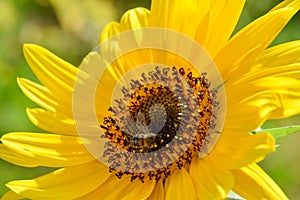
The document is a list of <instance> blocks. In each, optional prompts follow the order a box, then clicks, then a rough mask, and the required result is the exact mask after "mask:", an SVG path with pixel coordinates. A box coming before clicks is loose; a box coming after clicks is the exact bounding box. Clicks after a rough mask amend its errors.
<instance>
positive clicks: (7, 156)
mask: <svg viewBox="0 0 300 200" xmlns="http://www.w3.org/2000/svg"><path fill="white" fill-rule="evenodd" d="M0 158H1V159H3V160H5V161H7V162H10V163H12V164H15V165H20V166H23V167H37V166H39V163H38V162H37V160H36V157H35V156H34V154H32V153H26V154H25V155H24V154H22V153H19V152H16V151H14V150H11V149H9V148H8V147H6V146H5V145H3V144H0Z"/></svg>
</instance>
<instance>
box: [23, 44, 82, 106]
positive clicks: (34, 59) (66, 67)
mask: <svg viewBox="0 0 300 200" xmlns="http://www.w3.org/2000/svg"><path fill="white" fill-rule="evenodd" d="M24 56H25V58H26V60H27V63H28V64H29V66H30V67H31V69H32V70H33V72H34V74H35V75H36V76H37V77H38V79H39V80H40V81H41V82H42V84H43V85H44V86H45V87H47V88H48V89H49V90H50V91H51V92H53V93H55V96H59V97H61V98H62V99H64V98H65V101H68V102H72V101H71V100H72V91H73V85H74V81H75V78H76V75H77V71H78V69H77V68H75V67H74V66H72V65H71V64H69V63H67V62H65V61H64V60H62V59H60V58H58V57H57V56H55V55H53V54H52V53H50V52H49V51H48V50H46V49H44V48H42V47H40V46H37V45H32V44H26V45H24ZM58 85H59V87H58Z"/></svg>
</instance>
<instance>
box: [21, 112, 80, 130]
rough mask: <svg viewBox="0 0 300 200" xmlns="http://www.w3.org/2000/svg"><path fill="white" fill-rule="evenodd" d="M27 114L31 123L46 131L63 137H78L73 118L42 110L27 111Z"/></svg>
mask: <svg viewBox="0 0 300 200" xmlns="http://www.w3.org/2000/svg"><path fill="white" fill-rule="evenodd" d="M26 112H27V115H28V117H29V119H30V121H31V122H32V123H33V124H34V125H36V126H37V127H39V128H41V129H43V130H45V131H48V132H51V133H58V134H62V135H78V134H77V130H76V126H75V121H74V120H73V119H72V118H69V117H66V116H61V115H58V114H56V113H53V112H50V111H46V110H43V109H40V108H34V109H27V110H26Z"/></svg>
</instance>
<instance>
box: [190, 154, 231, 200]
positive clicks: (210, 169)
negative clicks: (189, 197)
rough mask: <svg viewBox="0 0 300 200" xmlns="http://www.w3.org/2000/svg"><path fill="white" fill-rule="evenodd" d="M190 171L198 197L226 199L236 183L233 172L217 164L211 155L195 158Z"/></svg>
mask: <svg viewBox="0 0 300 200" xmlns="http://www.w3.org/2000/svg"><path fill="white" fill-rule="evenodd" d="M190 173H191V177H192V179H193V181H194V184H195V187H196V190H197V195H198V199H225V198H226V196H227V194H228V192H229V191H230V190H231V189H232V187H233V185H234V177H233V175H232V173H231V172H230V171H229V170H228V169H225V168H222V166H218V165H216V163H214V162H213V161H212V160H211V157H205V158H204V159H195V160H193V161H192V164H191V167H190Z"/></svg>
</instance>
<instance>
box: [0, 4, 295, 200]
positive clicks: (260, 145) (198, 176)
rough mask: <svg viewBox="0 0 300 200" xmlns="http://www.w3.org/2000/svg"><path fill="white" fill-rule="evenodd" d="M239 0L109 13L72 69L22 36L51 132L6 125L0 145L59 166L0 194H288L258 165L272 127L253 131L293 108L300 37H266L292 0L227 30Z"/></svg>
mask: <svg viewBox="0 0 300 200" xmlns="http://www.w3.org/2000/svg"><path fill="white" fill-rule="evenodd" d="M243 5H244V1H239V2H236V1H232V0H230V1H218V2H216V1H209V0H203V1H195V0H189V1H179V0H172V1H158V0H153V1H152V5H151V11H149V10H147V9H145V8H135V9H132V10H129V11H127V12H126V13H125V14H124V15H123V17H122V18H121V21H120V23H117V22H111V23H109V24H108V25H107V26H106V27H105V28H104V30H103V32H102V34H101V38H100V45H99V46H98V48H97V49H96V50H95V51H93V52H91V53H90V54H89V55H88V56H87V57H86V58H85V59H84V60H83V62H82V63H81V66H80V68H76V67H74V66H72V65H70V64H69V63H67V62H65V61H63V60H61V59H60V58H58V57H56V56H55V55H53V54H52V53H50V52H49V51H47V50H45V49H44V48H42V47H39V46H36V45H24V55H25V58H26V60H27V62H28V64H29V65H30V67H31V68H32V70H33V71H34V73H35V74H36V76H37V77H38V78H39V80H40V81H41V84H38V83H34V82H32V81H30V80H27V79H23V78H21V79H18V84H19V85H20V88H21V89H22V91H23V92H24V93H25V95H27V96H28V97H29V98H30V99H31V100H32V101H34V102H35V103H37V104H38V105H39V106H40V107H41V108H33V109H27V114H28V116H29V118H30V120H31V121H32V122H33V123H34V124H35V125H36V126H38V127H40V128H41V129H44V130H45V131H47V132H49V133H50V134H49V133H30V132H23V133H8V134H6V135H4V136H2V138H1V142H2V144H0V156H1V158H2V159H4V160H7V161H9V162H11V163H14V164H17V165H21V166H26V167H34V166H49V167H59V168H60V169H58V170H56V171H54V172H52V173H49V174H47V175H44V176H41V177H38V178H36V179H33V180H19V181H11V182H9V183H8V184H7V187H9V188H10V189H11V191H9V192H8V193H7V194H6V195H5V196H4V197H3V199H12V198H15V199H17V198H31V199H225V198H226V196H227V194H228V193H229V191H230V190H234V191H235V192H236V193H238V194H239V195H241V196H243V197H245V198H247V199H264V198H265V199H286V198H287V197H286V196H285V194H284V193H283V192H282V191H281V189H280V188H279V187H278V186H277V185H276V183H274V182H273V181H272V179H271V178H269V177H268V175H267V174H266V173H265V172H264V171H263V170H262V169H261V168H260V167H259V166H258V165H257V164H256V163H257V162H259V161H261V160H262V159H263V158H264V157H265V156H266V155H267V154H268V153H270V152H273V151H275V141H274V138H273V137H272V136H271V135H270V134H268V133H258V134H251V132H252V131H253V130H255V129H257V128H258V127H260V126H261V125H262V124H263V123H264V122H265V121H266V120H268V119H277V118H286V117H289V116H292V115H295V114H298V113H300V110H299V109H298V107H299V106H298V105H299V103H298V102H299V98H300V93H299V91H300V90H299V88H298V86H299V85H300V84H299V83H300V81H299V75H300V74H299V64H300V62H299V49H300V48H299V47H300V42H299V41H295V42H290V43H286V44H282V45H278V46H274V47H271V48H268V46H269V45H270V43H271V42H272V41H273V39H274V38H275V37H276V36H277V34H278V33H279V32H280V31H281V30H282V28H283V27H284V26H285V25H286V23H287V22H288V21H289V19H290V18H291V17H292V16H293V15H294V14H295V13H296V12H297V11H298V10H299V8H300V1H299V0H294V1H292V0H286V1H283V2H282V3H281V4H279V5H278V6H276V7H275V8H274V9H272V10H271V11H270V12H268V13H267V14H266V15H264V16H262V17H260V18H259V19H257V20H256V21H254V22H252V23H251V24H249V25H248V26H246V27H245V28H243V29H242V30H241V31H239V32H238V33H237V34H236V35H234V36H233V37H230V36H231V34H232V31H233V29H234V28H235V25H236V23H237V21H238V18H239V16H240V13H241V11H242V8H243ZM287 50H289V51H287ZM270 83H272V84H270Z"/></svg>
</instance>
